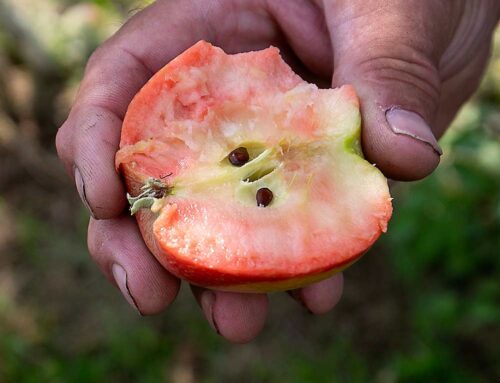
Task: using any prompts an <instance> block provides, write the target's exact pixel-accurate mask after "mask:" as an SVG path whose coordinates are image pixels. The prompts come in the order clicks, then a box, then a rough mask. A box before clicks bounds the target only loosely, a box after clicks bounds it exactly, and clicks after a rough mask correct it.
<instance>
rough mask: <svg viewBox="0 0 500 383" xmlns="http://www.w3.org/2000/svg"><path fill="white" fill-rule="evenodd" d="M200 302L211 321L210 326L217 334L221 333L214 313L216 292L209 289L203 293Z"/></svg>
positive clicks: (209, 321)
mask: <svg viewBox="0 0 500 383" xmlns="http://www.w3.org/2000/svg"><path fill="white" fill-rule="evenodd" d="M200 304H201V308H202V310H203V312H204V313H205V316H206V318H207V320H208V323H210V326H211V327H212V328H213V329H214V330H215V332H216V333H217V334H219V335H220V331H219V327H218V326H217V322H216V321H215V315H214V304H215V293H214V292H213V291H209V290H206V291H204V292H203V293H201V297H200Z"/></svg>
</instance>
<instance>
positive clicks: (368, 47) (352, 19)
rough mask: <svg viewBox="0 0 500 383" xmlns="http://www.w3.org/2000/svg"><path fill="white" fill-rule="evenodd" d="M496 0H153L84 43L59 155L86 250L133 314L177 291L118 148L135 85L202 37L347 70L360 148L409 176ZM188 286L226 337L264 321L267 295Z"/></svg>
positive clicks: (320, 290) (327, 291) (453, 95)
mask: <svg viewBox="0 0 500 383" xmlns="http://www.w3.org/2000/svg"><path fill="white" fill-rule="evenodd" d="M499 13H500V4H499V3H498V2H497V1H495V0H491V1H487V0H482V1H481V0H478V1H474V2H469V1H465V0H464V1H459V0H449V1H431V0H425V1H422V0H412V1H408V0H386V1H382V0H380V1H378V0H377V1H370V2H365V1H361V0H359V1H326V0H325V1H324V2H320V1H319V0H318V1H316V2H312V1H308V0H286V1H284V0H269V1H265V0H220V1H215V0H214V1H205V0H192V1H188V0H178V1H174V0H159V1H157V2H155V3H154V4H152V5H151V6H149V7H147V8H146V9H144V10H143V11H141V12H139V13H138V14H137V15H135V16H134V17H132V18H131V19H130V20H129V21H128V22H127V23H126V24H125V25H124V26H123V27H122V28H121V29H120V31H119V32H118V33H117V34H116V35H114V36H113V37H112V38H111V39H110V40H108V41H107V42H106V43H104V44H103V45H102V46H101V47H100V48H99V49H98V50H97V51H96V52H95V53H94V54H93V55H92V57H91V59H90V60H89V63H88V65H87V69H86V72H85V76H84V79H83V81H82V84H81V87H80V90H79V92H78V95H77V99H76V101H75V103H74V106H73V108H72V110H71V113H70V115H69V117H68V119H67V121H66V122H65V123H64V125H63V126H62V127H61V129H60V130H59V133H58V135H57V142H56V144H57V149H58V153H59V156H60V157H61V159H62V161H63V162H64V164H65V167H66V169H67V171H68V172H69V173H70V174H71V176H72V177H74V180H75V183H76V186H77V189H78V192H79V194H80V196H81V197H82V200H83V202H84V204H85V205H86V206H87V207H88V209H89V210H90V212H91V214H92V218H91V220H90V224H89V233H88V245H89V250H90V253H91V255H92V257H93V258H94V260H95V261H96V262H97V264H98V265H99V266H100V268H101V269H102V271H103V272H104V274H105V275H106V276H107V278H108V279H109V280H110V281H111V282H112V283H114V284H116V285H117V286H118V287H119V288H120V290H121V291H122V293H123V294H124V296H125V298H126V299H127V301H128V302H129V303H130V304H131V305H132V306H134V307H135V308H136V309H137V310H138V311H139V312H140V313H141V314H144V315H147V314H154V313H158V312H160V311H162V310H163V309H164V308H165V307H167V306H168V305H169V304H170V303H171V302H172V301H173V300H174V298H175V296H176V294H177V292H178V289H179V281H178V280H177V279H176V278H175V277H173V276H172V275H170V274H169V273H168V272H167V271H166V270H164V269H163V268H162V267H161V266H160V265H159V264H158V263H157V262H156V260H155V259H154V257H153V256H152V255H151V254H150V253H149V251H148V249H147V248H146V247H145V245H144V243H143V241H142V238H141V236H140V233H139V232H138V229H137V226H136V224H135V222H134V220H133V219H132V218H130V217H129V216H128V213H127V212H126V211H125V208H126V200H125V190H124V187H123V184H122V182H121V180H120V177H119V176H118V174H117V173H116V171H115V169H114V156H115V153H116V151H117V149H118V143H119V138H120V129H121V122H122V119H123V117H124V114H125V111H126V109H127V106H128V104H129V102H130V100H131V99H132V97H133V96H134V94H135V93H136V92H137V91H138V90H139V89H140V87H141V86H142V85H143V84H144V83H145V82H146V81H147V80H148V78H149V77H151V75H152V74H153V73H155V72H156V71H157V70H159V69H160V68H161V67H162V66H163V65H165V64H166V63H167V62H169V61H170V60H171V59H173V58H174V57H175V56H177V55H178V54H179V53H181V52H182V51H183V50H185V49H186V48H188V47H189V46H191V45H192V44H193V43H195V42H196V41H198V40H200V39H204V40H207V41H210V42H212V43H213V44H215V45H217V46H220V47H222V48H223V49H225V50H226V51H227V52H230V53H234V52H240V51H248V50H256V49H261V48H265V47H267V46H269V45H275V46H278V47H279V48H280V49H281V50H282V53H283V55H284V57H285V59H286V60H287V61H288V62H289V63H290V64H291V65H292V66H293V67H294V69H295V70H296V71H297V72H298V73H300V74H301V75H302V76H303V77H305V78H306V79H307V80H309V81H316V82H317V83H324V82H325V81H326V82H327V83H332V85H333V86H339V85H341V84H343V83H353V84H354V85H355V87H356V89H357V91H358V92H359V94H360V97H361V101H362V114H363V121H364V129H363V137H362V138H363V148H364V152H365V155H366V157H367V159H368V160H370V161H371V162H374V163H376V164H377V165H378V166H379V168H380V169H381V170H382V171H383V172H384V173H385V174H386V175H387V176H388V177H391V178H394V179H399V180H414V179H418V178H422V177H425V176H426V175H428V174H429V173H431V172H432V170H433V169H434V168H435V167H436V166H437V164H438V163H439V156H440V148H439V146H438V144H437V142H436V139H435V137H439V136H440V135H441V134H442V133H443V132H444V130H445V129H446V127H447V125H448V124H449V122H450V121H451V119H452V118H453V116H454V115H455V113H456V112H457V110H458V108H459V107H460V105H461V104H462V103H463V102H464V101H465V100H466V99H467V98H468V97H469V96H470V95H471V94H472V92H473V91H474V90H475V89H476V87H477V85H478V82H479V79H480V77H481V74H482V72H483V69H484V66H485V63H486V61H487V58H488V52H489V45H490V40H491V35H492V31H493V29H494V26H495V23H496V21H497V20H498V15H499ZM325 20H326V22H325ZM332 78H333V80H332ZM192 290H193V293H194V295H195V297H196V299H197V300H198V302H199V303H200V305H201V307H202V309H203V312H204V313H205V316H206V318H207V320H208V321H209V323H210V324H211V325H212V327H213V328H214V329H215V330H216V331H218V332H219V333H220V334H221V335H222V336H224V337H226V338H227V339H229V340H231V341H234V342H245V341H248V340H250V339H252V338H253V337H254V336H256V334H257V333H258V332H259V331H260V330H261V328H262V327H263V324H264V321H265V317H266V313H267V297H266V296H265V295H263V294H236V293H225V292H218V291H209V290H206V289H202V288H198V287H193V288H192ZM341 292H342V276H341V275H337V276H335V277H333V278H330V279H328V280H325V281H323V282H320V283H317V284H313V285H310V286H308V287H306V288H303V289H300V290H296V291H293V292H291V295H292V296H293V297H294V298H296V299H297V300H299V301H300V302H301V303H302V304H304V305H305V306H306V307H307V308H308V309H309V310H310V311H311V312H313V313H323V312H326V311H328V310H330V309H331V308H332V307H333V306H334V305H335V304H336V303H337V302H338V300H339V299H340V296H341Z"/></svg>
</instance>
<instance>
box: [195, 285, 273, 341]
mask: <svg viewBox="0 0 500 383" xmlns="http://www.w3.org/2000/svg"><path fill="white" fill-rule="evenodd" d="M191 289H192V291H193V294H194V296H195V298H196V300H197V302H198V303H199V305H200V306H201V308H202V310H203V313H204V314H205V318H206V319H207V321H208V323H210V325H211V326H212V328H213V329H214V330H215V331H216V332H217V333H218V334H220V335H221V336H223V337H224V338H226V339H227V340H229V341H231V342H233V343H246V342H249V341H250V340H252V339H253V338H255V337H256V336H257V335H258V334H259V333H260V331H261V330H262V328H263V327H264V324H265V321H266V316H267V305H268V301H267V296H266V295H265V294H240V293H231V292H224V291H212V290H207V289H204V288H201V287H197V286H191Z"/></svg>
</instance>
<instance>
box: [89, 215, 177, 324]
mask: <svg viewBox="0 0 500 383" xmlns="http://www.w3.org/2000/svg"><path fill="white" fill-rule="evenodd" d="M88 247H89V251H90V254H91V256H92V258H93V259H94V261H95V262H96V263H97V264H98V265H99V267H100V268H101V270H102V272H103V273H104V275H105V276H106V277H107V278H108V279H109V280H110V281H111V282H112V283H114V284H115V285H116V286H117V287H118V288H119V289H120V291H121V292H122V294H123V296H124V297H125V299H126V300H127V302H128V303H129V304H130V305H131V306H132V307H134V308H135V309H136V310H137V311H139V313H140V314H142V315H150V314H156V313H159V312H161V311H162V310H164V309H165V308H166V307H167V306H168V305H169V304H170V303H171V302H172V301H173V300H174V299H175V297H176V295H177V292H178V291H179V285H180V282H179V280H178V279H177V278H175V277H174V276H172V275H171V274H169V273H168V272H167V271H166V270H165V269H164V268H163V267H162V266H161V265H160V264H159V263H158V262H157V261H156V259H155V258H154V257H153V255H152V254H151V253H150V252H149V250H148V249H147V247H146V245H145V244H144V241H143V240H142V237H141V235H140V233H139V230H138V228H137V225H136V224H135V222H134V220H133V219H132V218H130V217H119V218H114V219H108V220H95V219H93V218H91V219H90V223H89V230H88Z"/></svg>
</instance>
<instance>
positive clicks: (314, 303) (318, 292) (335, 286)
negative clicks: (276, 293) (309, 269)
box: [289, 274, 344, 314]
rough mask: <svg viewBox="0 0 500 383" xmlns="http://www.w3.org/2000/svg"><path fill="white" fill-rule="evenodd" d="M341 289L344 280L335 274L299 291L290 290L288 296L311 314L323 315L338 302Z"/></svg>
mask: <svg viewBox="0 0 500 383" xmlns="http://www.w3.org/2000/svg"><path fill="white" fill-rule="evenodd" d="M343 289H344V278H343V276H342V274H336V275H334V276H333V277H331V278H328V279H325V280H323V281H320V282H317V283H313V284H312V285H309V286H306V287H303V288H301V289H297V290H291V291H290V292H289V294H290V295H291V296H292V297H293V298H294V299H295V300H297V301H298V302H300V303H301V304H302V305H303V306H304V307H306V308H307V309H308V310H309V311H310V312H311V313H313V314H325V313H327V312H329V311H330V310H332V309H333V308H334V307H335V305H336V304H337V303H338V302H339V301H340V298H341V297H342V291H343Z"/></svg>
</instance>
